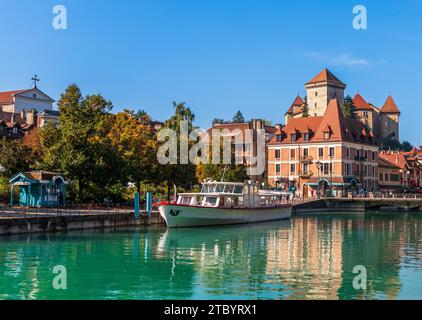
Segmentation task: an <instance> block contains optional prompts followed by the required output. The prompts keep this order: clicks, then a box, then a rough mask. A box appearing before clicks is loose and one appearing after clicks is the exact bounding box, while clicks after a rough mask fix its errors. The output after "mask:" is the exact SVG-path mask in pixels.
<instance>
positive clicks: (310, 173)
mask: <svg viewBox="0 0 422 320" xmlns="http://www.w3.org/2000/svg"><path fill="white" fill-rule="evenodd" d="M312 175H313V172H312V171H308V172H301V173H299V177H301V178H303V179H309V178H310V177H312Z"/></svg>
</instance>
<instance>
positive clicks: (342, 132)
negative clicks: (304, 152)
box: [271, 99, 373, 144]
mask: <svg viewBox="0 0 422 320" xmlns="http://www.w3.org/2000/svg"><path fill="white" fill-rule="evenodd" d="M309 131H311V133H312V134H311V136H310V137H309V141H307V142H306V143H308V142H325V141H330V142H337V141H353V142H358V143H366V144H373V140H372V139H371V140H369V139H368V137H371V138H372V137H373V135H372V133H371V131H370V130H368V129H367V128H366V127H365V125H364V124H363V123H362V122H360V121H359V120H355V119H349V118H345V117H344V115H343V112H342V110H341V108H340V105H339V103H338V101H337V99H332V100H330V102H329V103H328V107H327V110H326V111H325V114H324V116H322V117H308V118H294V119H290V120H289V122H288V123H287V125H286V126H285V127H284V128H283V129H282V130H279V131H278V132H277V133H278V134H281V135H282V140H281V142H280V141H279V142H277V140H276V138H274V139H272V140H271V143H272V144H273V143H274V144H277V143H282V144H289V143H300V142H304V140H303V138H304V137H303V135H299V136H298V137H297V139H296V141H291V140H290V135H291V134H294V133H297V132H300V133H306V132H309ZM327 132H330V136H329V139H328V140H327V139H326V138H327V137H326V135H325V134H324V133H327ZM349 133H351V134H354V135H355V136H353V135H351V134H349ZM360 136H364V137H365V141H362V140H359V139H360Z"/></svg>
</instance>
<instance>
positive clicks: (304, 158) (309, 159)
mask: <svg viewBox="0 0 422 320" xmlns="http://www.w3.org/2000/svg"><path fill="white" fill-rule="evenodd" d="M312 161H313V158H312V157H311V156H305V155H303V156H300V162H303V163H310V162H312Z"/></svg>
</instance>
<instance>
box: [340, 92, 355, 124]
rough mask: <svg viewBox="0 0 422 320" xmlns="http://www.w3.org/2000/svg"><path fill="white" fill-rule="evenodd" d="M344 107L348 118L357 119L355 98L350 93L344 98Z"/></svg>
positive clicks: (344, 112)
mask: <svg viewBox="0 0 422 320" xmlns="http://www.w3.org/2000/svg"><path fill="white" fill-rule="evenodd" d="M342 109H343V114H344V116H345V117H346V118H351V119H356V114H355V105H354V103H353V99H352V97H351V96H350V95H348V96H347V97H346V98H345V99H344V103H343V106H342Z"/></svg>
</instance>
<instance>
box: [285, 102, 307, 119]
mask: <svg viewBox="0 0 422 320" xmlns="http://www.w3.org/2000/svg"><path fill="white" fill-rule="evenodd" d="M304 104H305V101H303V99H302V97H301V96H300V95H297V97H296V99H295V100H294V101H293V103H292V105H291V106H290V108H289V110H287V112H286V114H285V115H284V121H285V122H284V123H285V124H287V122H289V119H290V118H295V117H298V116H302V113H303V106H304Z"/></svg>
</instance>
